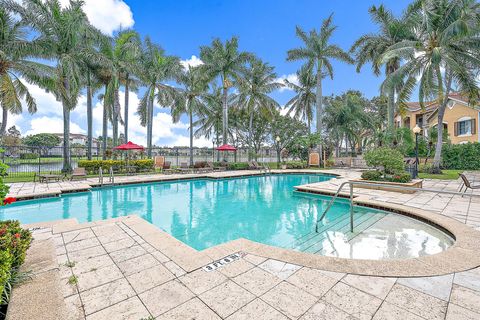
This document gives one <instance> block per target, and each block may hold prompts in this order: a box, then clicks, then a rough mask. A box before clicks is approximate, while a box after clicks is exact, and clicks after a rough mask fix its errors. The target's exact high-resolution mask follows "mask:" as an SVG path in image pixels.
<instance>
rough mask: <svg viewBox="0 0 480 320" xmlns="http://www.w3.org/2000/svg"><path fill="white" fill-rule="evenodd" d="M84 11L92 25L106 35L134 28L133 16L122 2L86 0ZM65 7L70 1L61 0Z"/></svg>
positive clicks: (114, 0) (115, 0)
mask: <svg viewBox="0 0 480 320" xmlns="http://www.w3.org/2000/svg"><path fill="white" fill-rule="evenodd" d="M84 1H85V5H84V6H83V10H84V11H85V14H86V15H87V17H88V20H89V21H90V23H91V24H92V25H94V26H95V27H97V28H98V29H99V30H100V31H102V32H103V33H105V34H108V35H112V33H113V32H114V31H115V30H118V29H122V28H123V29H126V28H130V27H132V26H133V24H134V23H135V21H134V20H133V14H132V11H131V10H130V7H129V6H128V5H127V4H126V3H125V2H124V1H122V0H84ZM61 3H62V5H63V6H66V5H68V3H69V0H61Z"/></svg>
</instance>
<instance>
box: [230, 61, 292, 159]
mask: <svg viewBox="0 0 480 320" xmlns="http://www.w3.org/2000/svg"><path fill="white" fill-rule="evenodd" d="M273 70H274V68H273V67H272V66H270V65H268V63H264V62H262V61H261V60H259V59H254V60H253V61H252V62H251V63H250V65H249V67H248V68H245V69H244V70H243V71H242V72H241V76H240V77H239V78H238V89H239V92H238V93H237V94H235V95H234V96H233V97H232V103H233V105H234V106H236V107H237V108H240V109H245V111H246V112H247V114H248V115H249V126H248V128H249V130H248V131H249V135H248V146H249V149H250V152H249V155H248V157H249V159H251V157H252V154H253V150H252V147H253V144H252V137H253V117H254V115H255V114H256V113H261V114H262V115H264V116H266V117H267V118H268V116H271V115H272V114H273V111H274V110H275V109H277V108H279V107H280V105H279V104H278V102H277V101H275V100H274V99H273V98H272V97H270V96H269V94H270V93H272V92H273V91H275V90H277V89H279V88H281V87H282V84H281V83H278V82H276V81H275V79H276V78H277V74H276V73H275V72H274V71H273Z"/></svg>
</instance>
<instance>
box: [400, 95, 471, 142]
mask: <svg viewBox="0 0 480 320" xmlns="http://www.w3.org/2000/svg"><path fill="white" fill-rule="evenodd" d="M448 100H449V101H448V104H447V108H446V109H445V115H444V117H443V127H444V130H446V132H447V133H448V136H449V138H450V141H451V142H452V143H453V144H462V143H468V142H480V136H479V134H478V129H479V128H478V125H479V110H480V105H476V106H470V105H469V104H468V101H467V99H465V97H462V96H461V95H460V94H458V93H452V94H450V95H449V96H448ZM407 105H408V108H407V111H406V113H405V115H404V116H402V115H397V116H396V118H395V126H396V127H406V128H409V129H413V128H414V127H415V125H416V124H418V126H419V127H420V128H421V129H422V131H421V134H422V135H424V136H428V135H429V134H430V130H436V128H437V124H438V117H437V115H438V114H437V111H438V103H437V102H430V103H428V102H426V103H425V106H424V108H423V109H422V107H421V106H420V103H418V102H409V103H408V104H407Z"/></svg>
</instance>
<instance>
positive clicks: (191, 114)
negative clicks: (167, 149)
mask: <svg viewBox="0 0 480 320" xmlns="http://www.w3.org/2000/svg"><path fill="white" fill-rule="evenodd" d="M188 116H189V118H190V119H189V120H190V166H193V112H192V110H191V109H190V110H189V113H188Z"/></svg>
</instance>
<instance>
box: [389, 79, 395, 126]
mask: <svg viewBox="0 0 480 320" xmlns="http://www.w3.org/2000/svg"><path fill="white" fill-rule="evenodd" d="M394 117H395V88H391V89H390V90H389V92H388V101H387V129H388V130H387V131H388V132H393V127H394V122H395V120H394Z"/></svg>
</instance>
